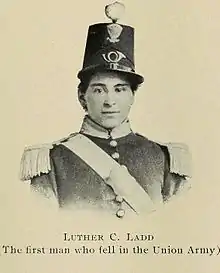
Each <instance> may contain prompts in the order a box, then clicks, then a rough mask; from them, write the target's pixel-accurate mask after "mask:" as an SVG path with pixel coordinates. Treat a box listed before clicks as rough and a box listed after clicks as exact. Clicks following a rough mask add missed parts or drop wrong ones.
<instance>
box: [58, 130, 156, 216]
mask: <svg viewBox="0 0 220 273" xmlns="http://www.w3.org/2000/svg"><path fill="white" fill-rule="evenodd" d="M62 145H64V146H66V147H67V148H68V149H70V150H71V151H72V152H73V153H75V154H76V155H78V156H79V157H80V158H81V159H82V160H83V161H84V162H85V163H87V164H88V165H89V166H90V167H91V168H92V169H93V170H94V171H95V172H96V173H97V174H98V175H99V176H101V177H102V178H103V180H104V181H105V183H107V184H108V185H110V186H111V187H112V189H113V190H114V192H115V194H118V195H121V196H123V198H124V199H125V201H126V202H127V203H128V204H129V205H130V207H131V208H132V209H133V210H134V211H135V212H136V213H137V214H139V213H147V212H150V211H153V210H155V208H154V204H153V202H152V201H151V199H150V197H149V195H148V194H147V192H146V191H145V190H144V189H143V188H142V187H141V186H140V184H139V183H138V182H137V181H136V180H135V179H134V177H132V176H131V175H130V174H129V173H128V172H125V171H124V170H123V168H121V165H120V164H118V163H117V162H116V161H115V160H114V159H113V158H111V157H110V156H109V155H108V154H107V153H106V152H105V151H103V150H102V149H101V148H100V147H99V146H97V145H96V144H95V143H94V142H92V141H91V140H90V139H89V138H87V137H86V136H84V135H82V134H77V135H75V136H73V137H72V138H69V139H68V140H67V141H66V142H64V143H62ZM94 155H95V157H94ZM115 168H119V169H120V170H122V171H121V177H122V179H121V180H120V183H118V181H117V183H115V182H114V181H112V180H110V179H108V178H109V175H110V172H111V171H112V170H113V169H115ZM125 174H126V175H125Z"/></svg>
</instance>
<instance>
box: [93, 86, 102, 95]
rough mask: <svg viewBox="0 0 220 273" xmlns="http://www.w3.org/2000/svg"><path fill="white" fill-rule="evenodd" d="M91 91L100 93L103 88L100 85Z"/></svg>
mask: <svg viewBox="0 0 220 273" xmlns="http://www.w3.org/2000/svg"><path fill="white" fill-rule="evenodd" d="M93 92H94V93H98V94H101V93H103V92H104V90H103V88H101V87H95V88H94V89H93Z"/></svg>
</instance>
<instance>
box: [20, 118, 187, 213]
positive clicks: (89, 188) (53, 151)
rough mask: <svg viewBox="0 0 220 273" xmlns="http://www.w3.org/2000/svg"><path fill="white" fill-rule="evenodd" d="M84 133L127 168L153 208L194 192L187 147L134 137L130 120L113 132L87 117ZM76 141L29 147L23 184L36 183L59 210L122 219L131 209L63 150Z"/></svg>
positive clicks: (22, 165) (24, 156)
mask: <svg viewBox="0 0 220 273" xmlns="http://www.w3.org/2000/svg"><path fill="white" fill-rule="evenodd" d="M80 134H83V135H85V136H86V137H88V138H89V139H90V140H91V141H92V142H93V143H95V144H96V145H97V146H99V147H100V148H101V149H102V150H104V151H105V152H106V153H107V154H108V155H110V156H111V157H112V158H113V160H115V161H117V162H118V163H119V164H120V165H124V166H126V167H127V170H128V172H129V173H130V175H131V176H132V177H134V178H135V180H136V181H137V183H138V184H139V185H140V186H141V187H142V188H143V189H144V191H145V192H146V198H147V197H150V199H151V200H152V202H153V203H154V204H161V203H164V202H167V201H168V200H169V199H170V198H171V197H172V196H174V195H177V194H178V193H180V192H181V191H182V190H183V189H185V188H188V187H189V181H188V178H189V177H190V170H189V153H188V150H187V147H186V146H185V145H183V144H177V143H175V144H174V143H169V144H159V143H156V142H153V141H151V140H149V139H147V138H146V137H144V136H142V135H140V134H136V133H134V132H133V131H132V130H131V129H130V124H129V121H126V122H124V123H123V124H122V125H121V126H120V128H117V129H114V130H112V131H108V130H106V129H104V128H102V127H101V126H99V125H97V124H96V123H95V122H93V121H92V120H91V119H90V118H89V117H85V119H84V122H83V125H82V128H81V130H80ZM73 135H74V134H73ZM71 137H72V135H70V136H69V137H67V138H65V139H62V140H60V141H58V142H55V143H53V144H49V145H42V146H40V147H30V148H27V149H26V150H25V152H24V155H23V158H22V164H21V179H22V180H31V186H32V187H33V188H34V189H36V190H37V191H39V192H41V193H43V194H44V195H46V196H51V195H53V196H54V197H56V200H57V201H58V204H59V207H60V208H71V207H73V208H84V209H104V210H107V211H109V212H110V213H114V214H115V213H116V214H117V213H118V212H119V216H120V213H121V214H122V216H123V214H124V213H125V212H126V210H128V209H130V207H129V206H127V204H126V203H125V202H123V198H121V199H120V198H119V197H118V196H117V195H116V193H115V192H114V189H112V188H111V187H110V186H109V185H108V184H107V183H105V181H104V180H103V179H102V177H101V176H100V175H99V174H97V173H96V172H95V171H94V170H93V169H92V168H91V167H90V166H89V165H88V164H87V163H85V162H84V160H83V159H82V158H80V157H79V156H78V155H77V154H75V153H74V152H73V151H72V150H70V149H68V148H67V147H66V146H65V145H64V144H65V142H66V141H68V139H69V138H71ZM94 160H97V158H96V155H94Z"/></svg>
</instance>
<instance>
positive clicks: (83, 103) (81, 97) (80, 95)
mask: <svg viewBox="0 0 220 273" xmlns="http://www.w3.org/2000/svg"><path fill="white" fill-rule="evenodd" d="M78 100H79V102H80V104H81V106H82V108H83V109H84V110H85V111H87V105H86V100H85V93H82V92H81V90H80V89H78Z"/></svg>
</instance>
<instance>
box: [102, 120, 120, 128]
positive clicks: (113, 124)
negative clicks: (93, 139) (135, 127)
mask: <svg viewBox="0 0 220 273" xmlns="http://www.w3.org/2000/svg"><path fill="white" fill-rule="evenodd" d="M120 124H121V122H117V121H113V120H108V121H104V122H102V123H101V126H102V127H104V128H106V129H108V130H112V129H114V128H116V127H118V126H120Z"/></svg>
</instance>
